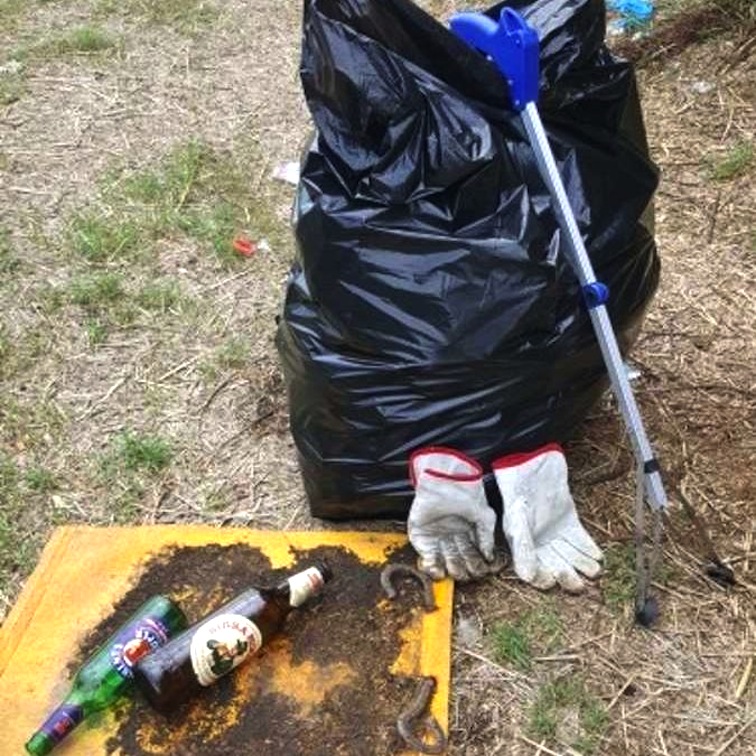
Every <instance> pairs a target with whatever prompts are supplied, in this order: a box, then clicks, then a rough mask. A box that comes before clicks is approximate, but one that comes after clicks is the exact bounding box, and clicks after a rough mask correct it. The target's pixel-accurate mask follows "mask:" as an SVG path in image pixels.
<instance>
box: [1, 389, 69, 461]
mask: <svg viewBox="0 0 756 756" xmlns="http://www.w3.org/2000/svg"><path fill="white" fill-rule="evenodd" d="M66 423H67V418H66V416H65V414H63V412H62V411H61V410H60V408H59V407H58V405H57V404H55V403H54V402H51V401H46V400H37V401H33V400H32V401H28V402H24V403H21V402H19V401H18V400H17V399H15V398H14V397H12V396H9V395H8V394H4V393H2V392H0V443H2V444H4V445H5V446H6V447H7V448H11V449H25V450H34V449H35V448H45V447H48V446H50V445H51V444H54V443H55V442H56V439H57V437H58V436H59V435H60V432H61V431H62V430H63V428H64V427H65V425H66Z"/></svg>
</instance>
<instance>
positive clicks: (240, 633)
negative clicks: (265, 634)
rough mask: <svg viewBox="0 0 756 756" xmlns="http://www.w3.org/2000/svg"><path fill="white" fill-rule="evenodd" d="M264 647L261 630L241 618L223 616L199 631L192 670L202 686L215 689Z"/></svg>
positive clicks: (193, 641)
mask: <svg viewBox="0 0 756 756" xmlns="http://www.w3.org/2000/svg"><path fill="white" fill-rule="evenodd" d="M260 646H262V634H261V633H260V628H258V627H257V625H255V623H254V622H252V621H251V620H249V619H247V618H246V617H244V616H243V615H241V614H220V615H218V616H217V617H213V618H212V619H210V620H208V621H207V622H205V624H204V625H200V627H199V628H197V632H196V633H195V634H194V637H193V638H192V645H191V650H190V653H191V657H192V668H193V669H194V674H195V675H196V677H197V682H198V683H199V684H200V685H212V684H213V683H214V682H215V681H216V680H217V679H218V678H219V677H223V675H225V674H227V673H228V672H230V671H231V670H232V669H233V668H234V667H238V666H239V664H241V663H242V662H243V661H244V660H245V659H246V658H247V657H248V656H249V655H250V654H254V653H255V652H256V651H257V650H258V649H259V648H260Z"/></svg>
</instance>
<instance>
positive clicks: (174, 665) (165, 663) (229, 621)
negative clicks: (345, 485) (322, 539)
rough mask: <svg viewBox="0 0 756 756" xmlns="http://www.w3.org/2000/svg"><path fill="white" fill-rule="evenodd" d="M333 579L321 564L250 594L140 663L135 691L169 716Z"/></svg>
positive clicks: (254, 648)
mask: <svg viewBox="0 0 756 756" xmlns="http://www.w3.org/2000/svg"><path fill="white" fill-rule="evenodd" d="M330 579H331V570H330V569H329V568H328V567H327V566H326V565H325V564H317V565H315V566H313V567H308V568H307V569H306V570H303V571H302V572H298V573H297V574H295V575H292V576H291V577H290V578H289V579H288V580H285V581H284V582H282V583H280V584H279V585H278V586H276V587H275V588H249V589H248V590H246V591H244V592H243V593H241V594H239V595H238V596H236V597H235V598H233V599H231V601H229V602H228V603H226V604H224V605H223V606H222V607H220V609H217V610H216V611H215V612H213V613H212V614H209V615H208V616H206V617H204V618H203V619H202V620H200V621H199V622H197V623H196V624H194V625H192V626H191V627H190V628H188V629H187V630H184V632H182V633H180V634H179V635H177V636H176V637H175V638H173V639H172V640H171V641H169V642H168V643H167V644H166V645H165V646H163V647H162V648H160V649H157V650H156V651H154V652H153V653H151V654H150V655H149V656H146V657H144V658H143V659H141V660H140V661H139V662H138V663H137V664H136V665H135V666H134V682H135V683H136V686H137V688H138V689H139V690H140V691H141V692H142V693H143V694H144V696H145V698H146V699H147V700H148V701H149V702H150V704H152V706H154V707H155V708H156V709H157V710H158V711H162V712H168V711H170V710H171V709H173V708H174V707H175V706H178V705H179V704H181V703H183V702H184V701H186V700H187V699H188V698H190V697H191V696H192V695H194V694H195V693H197V692H198V691H200V690H202V689H203V688H205V687H207V686H209V685H212V684H213V683H214V682H215V681H216V680H218V679H219V678H220V677H223V675H225V674H227V673H229V672H230V671H231V670H232V669H234V668H235V667H237V666H238V665H239V664H241V663H242V662H243V661H244V660H245V659H246V658H247V657H249V656H251V655H252V654H254V653H255V652H256V651H258V650H259V649H260V648H261V647H262V646H263V645H265V644H266V643H267V642H268V640H269V639H270V638H271V636H273V635H275V634H276V633H277V632H278V631H279V630H280V629H281V627H282V626H283V624H284V621H285V620H286V617H287V616H288V614H289V612H291V610H292V609H295V608H296V607H298V606H301V605H302V604H304V603H305V602H306V601H307V600H308V599H310V598H312V597H313V596H316V595H318V594H319V593H320V592H321V591H322V590H323V586H324V584H325V583H326V582H328V580H330Z"/></svg>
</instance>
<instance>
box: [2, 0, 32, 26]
mask: <svg viewBox="0 0 756 756" xmlns="http://www.w3.org/2000/svg"><path fill="white" fill-rule="evenodd" d="M28 5H29V3H28V0H0V31H2V32H5V33H8V32H12V31H14V30H15V29H16V27H17V26H18V22H19V21H20V20H21V18H22V17H23V15H24V13H25V12H26V8H27V7H28Z"/></svg>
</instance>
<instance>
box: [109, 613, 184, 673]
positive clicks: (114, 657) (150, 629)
mask: <svg viewBox="0 0 756 756" xmlns="http://www.w3.org/2000/svg"><path fill="white" fill-rule="evenodd" d="M168 635H169V632H168V629H167V628H166V626H165V625H164V624H163V623H162V622H161V621H160V620H159V619H157V618H156V617H142V618H140V619H138V620H137V621H136V622H133V623H132V624H130V625H128V626H127V627H125V628H124V629H123V630H122V631H121V632H120V633H118V636H117V637H116V639H115V642H114V643H113V645H112V646H111V648H110V663H111V664H112V665H113V667H114V668H115V669H116V671H117V672H118V674H120V675H121V677H125V678H129V679H130V678H132V677H133V676H134V673H133V671H132V667H133V666H134V665H135V664H136V663H137V662H138V661H139V660H140V659H141V658H142V657H143V656H146V655H147V654H149V653H150V652H151V651H154V650H155V649H156V648H159V647H160V646H163V645H165V643H166V642H167V641H168Z"/></svg>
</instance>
